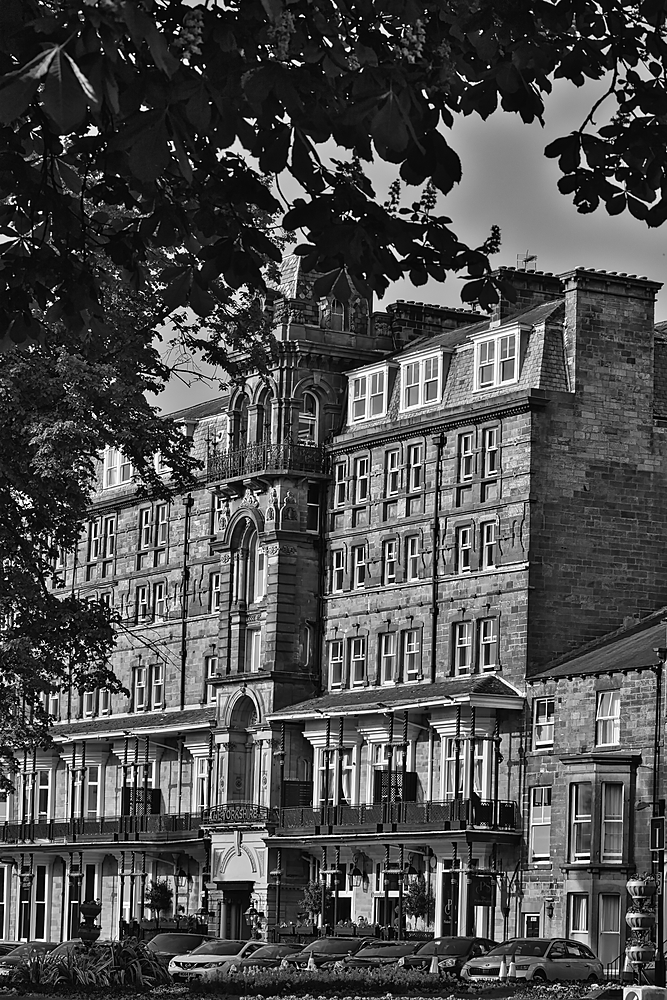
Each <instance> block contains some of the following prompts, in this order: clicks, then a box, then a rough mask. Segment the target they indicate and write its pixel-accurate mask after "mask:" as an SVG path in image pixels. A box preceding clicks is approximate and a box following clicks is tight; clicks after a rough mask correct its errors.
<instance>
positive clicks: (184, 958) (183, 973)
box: [169, 938, 265, 981]
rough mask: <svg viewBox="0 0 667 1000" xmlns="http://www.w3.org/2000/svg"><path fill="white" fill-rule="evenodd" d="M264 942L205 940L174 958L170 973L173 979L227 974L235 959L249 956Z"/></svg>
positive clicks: (206, 977)
mask: <svg viewBox="0 0 667 1000" xmlns="http://www.w3.org/2000/svg"><path fill="white" fill-rule="evenodd" d="M264 943H265V942H264V941H235V940H233V939H230V938H214V939H213V940H212V941H204V943H203V944H200V945H199V947H198V948H195V949H194V951H188V952H186V954H184V955H176V956H175V957H174V958H172V960H171V961H170V963H169V973H170V975H171V976H172V978H173V979H176V980H180V981H184V980H189V979H209V978H214V977H217V976H220V975H226V974H227V973H228V972H229V971H231V967H232V966H233V965H234V960H235V959H237V960H240V959H242V958H248V957H249V956H250V955H252V953H253V952H254V951H257V949H258V948H261V947H262V945H263V944H264Z"/></svg>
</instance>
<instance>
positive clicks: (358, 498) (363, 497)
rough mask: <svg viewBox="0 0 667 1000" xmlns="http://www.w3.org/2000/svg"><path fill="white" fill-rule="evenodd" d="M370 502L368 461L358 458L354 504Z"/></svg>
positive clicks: (355, 469) (355, 471)
mask: <svg viewBox="0 0 667 1000" xmlns="http://www.w3.org/2000/svg"><path fill="white" fill-rule="evenodd" d="M367 500H368V459H367V458H358V459H357V460H356V461H355V463H354V502H355V503H357V504H359V503H366V502H367Z"/></svg>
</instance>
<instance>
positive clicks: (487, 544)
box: [481, 521, 496, 569]
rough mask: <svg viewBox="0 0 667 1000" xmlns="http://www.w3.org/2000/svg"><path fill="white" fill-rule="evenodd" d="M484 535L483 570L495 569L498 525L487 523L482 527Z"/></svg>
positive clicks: (493, 522)
mask: <svg viewBox="0 0 667 1000" xmlns="http://www.w3.org/2000/svg"><path fill="white" fill-rule="evenodd" d="M481 534H482V569H495V566H496V524H495V521H486V522H485V523H484V524H483V525H482V526H481Z"/></svg>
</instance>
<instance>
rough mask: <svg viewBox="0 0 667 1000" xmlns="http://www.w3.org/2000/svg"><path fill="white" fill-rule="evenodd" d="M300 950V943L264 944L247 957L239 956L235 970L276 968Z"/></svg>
mask: <svg viewBox="0 0 667 1000" xmlns="http://www.w3.org/2000/svg"><path fill="white" fill-rule="evenodd" d="M300 951H302V946H301V945H300V944H265V945H262V947H261V948H258V949H257V951H255V952H253V954H252V955H249V956H248V957H247V958H241V959H239V960H238V961H237V962H236V963H235V966H236V971H237V972H241V971H243V969H253V968H259V969H278V968H280V966H281V965H282V963H283V961H284V960H285V959H288V958H291V957H292V955H296V954H297V952H300Z"/></svg>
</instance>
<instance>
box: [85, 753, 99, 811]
mask: <svg viewBox="0 0 667 1000" xmlns="http://www.w3.org/2000/svg"><path fill="white" fill-rule="evenodd" d="M86 771H87V773H86V789H85V796H86V798H85V806H84V814H85V816H86V817H87V818H88V819H97V817H98V816H99V812H100V766H99V764H91V765H90V766H89V767H88V768H87V769H86Z"/></svg>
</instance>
